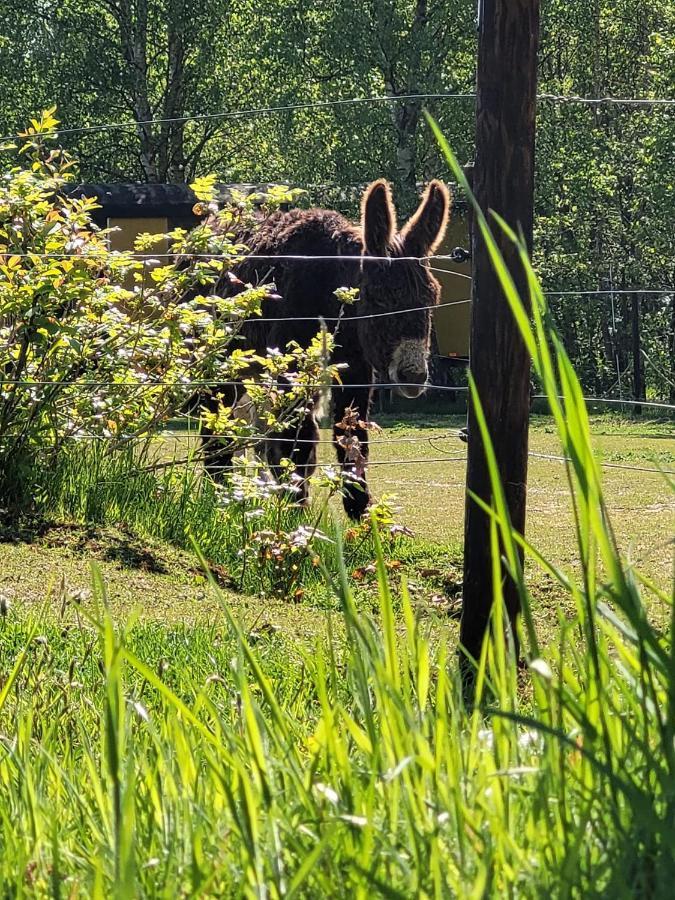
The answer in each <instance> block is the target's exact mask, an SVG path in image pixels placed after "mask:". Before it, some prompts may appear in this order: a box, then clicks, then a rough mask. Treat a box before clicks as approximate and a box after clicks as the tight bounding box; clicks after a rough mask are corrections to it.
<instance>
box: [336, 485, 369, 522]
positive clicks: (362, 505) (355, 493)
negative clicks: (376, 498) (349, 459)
mask: <svg viewBox="0 0 675 900" xmlns="http://www.w3.org/2000/svg"><path fill="white" fill-rule="evenodd" d="M342 503H343V506H344V508H345V512H346V513H347V515H348V516H349V518H350V519H357V520H358V519H360V518H361V517H362V516H363V514H364V513H365V511H366V510H367V509H368V504H369V503H370V494H369V493H368V488H367V487H366V485H365V483H364V482H362V481H360V480H358V481H357V480H356V479H354V480H353V481H351V480H350V481H349V482H347V483H346V484H345V485H344V495H343V497H342Z"/></svg>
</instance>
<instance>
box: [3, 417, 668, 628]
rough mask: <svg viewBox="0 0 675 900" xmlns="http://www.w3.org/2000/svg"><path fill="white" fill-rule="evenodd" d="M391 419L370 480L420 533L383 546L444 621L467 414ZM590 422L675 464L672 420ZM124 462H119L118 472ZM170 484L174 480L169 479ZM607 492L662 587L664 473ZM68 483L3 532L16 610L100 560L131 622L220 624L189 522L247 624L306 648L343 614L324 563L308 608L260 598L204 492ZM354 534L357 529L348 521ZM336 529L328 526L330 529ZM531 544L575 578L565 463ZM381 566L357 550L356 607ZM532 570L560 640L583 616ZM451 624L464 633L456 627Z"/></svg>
mask: <svg viewBox="0 0 675 900" xmlns="http://www.w3.org/2000/svg"><path fill="white" fill-rule="evenodd" d="M413 409H414V405H412V404H411V410H413ZM381 424H382V425H383V427H384V431H383V434H382V435H379V436H378V437H377V440H378V443H376V444H374V445H373V447H372V459H373V462H374V463H376V465H373V466H372V468H371V472H370V483H371V486H372V488H373V492H374V494H375V496H376V497H378V496H382V495H383V494H391V493H394V494H395V495H396V501H395V505H396V506H398V507H399V512H398V513H397V514H396V518H397V521H400V522H402V523H403V524H404V525H406V526H408V527H410V528H411V529H412V530H413V532H414V533H415V537H414V538H413V539H403V540H400V541H398V542H397V544H396V545H395V546H393V547H390V548H389V549H388V550H387V555H388V559H389V560H390V562H401V564H402V565H401V569H400V570H398V571H394V570H392V572H391V574H392V577H395V578H398V577H399V574H400V572H401V571H402V572H403V573H405V575H406V576H407V578H408V582H409V586H410V591H411V595H412V597H413V600H414V602H415V604H416V607H417V608H418V609H419V610H420V612H421V613H422V614H424V615H428V616H430V617H431V618H432V619H434V620H435V621H437V622H438V623H441V622H442V621H443V618H444V615H445V614H447V612H449V611H450V612H452V611H456V610H457V603H458V600H459V597H460V585H461V577H462V573H461V541H462V535H463V527H464V526H463V522H464V501H463V491H464V475H465V455H466V448H465V445H464V444H462V443H461V442H460V441H459V440H458V439H457V438H456V437H455V436H454V431H455V430H456V428H457V427H458V426H460V425H461V424H463V420H462V419H461V418H459V417H457V416H452V417H450V416H449V417H440V416H438V415H437V414H436V415H434V416H419V415H416V414H414V412H411V413H410V415H409V416H407V417H406V421H400V420H398V419H395V418H393V417H387V416H385V417H383V418H381ZM589 426H590V431H591V436H592V446H593V448H594V451H595V453H596V454H597V456H598V458H600V459H603V460H607V461H612V462H619V463H620V464H626V465H631V466H632V465H637V466H642V467H645V468H648V467H655V461H654V460H653V459H652V458H651V455H652V454H653V453H654V452H655V451H654V450H653V448H654V447H657V448H658V453H659V456H660V462H661V464H662V466H663V468H674V469H675V422H673V420H664V421H658V420H649V419H647V420H644V421H643V420H632V419H626V418H621V417H618V416H616V415H593V416H592V417H591V418H590V423H589ZM327 437H328V434H327V433H324V438H326V439H327ZM401 439H403V442H400V441H401ZM379 441H381V443H380V442H379ZM430 442H431V443H430ZM530 447H531V449H532V451H533V452H535V453H539V454H543V455H549V456H551V455H552V456H560V455H562V454H561V448H560V442H559V439H558V436H557V434H556V433H555V426H554V421H553V419H552V418H551V417H550V416H543V415H535V416H533V419H532V427H531V435H530ZM176 449H178V448H176V447H174V448H173V450H174V451H175V450H176ZM181 449H182V448H181ZM322 454H323V458H324V459H325V460H326V461H330V460H331V457H332V453H331V448H330V447H329V446H327V445H322ZM445 456H450V457H457V458H453V459H450V460H447V461H446V460H442V461H440V462H431V463H428V464H422V465H417V464H412V465H408V464H403V465H401V464H400V463H396V462H395V463H394V464H393V465H390V464H389V463H391V462H392V461H400V460H409V459H418V458H420V457H426V458H434V457H445ZM86 463H87V460H86V458H85V459H84V460H82V459H81V458H79V459H78V458H76V459H75V460H74V461H73V467H76V464H79V469H83V468H85V465H86ZM380 463H386V464H385V465H380ZM123 464H125V461H124V460H123V459H122V460H121V461H120V467H121V468H122V469H123ZM67 474H68V473H66V475H67ZM97 478H99V479H100V481H102V482H103V484H102V485H100V484H98V482H97ZM167 482H168V483H170V482H171V478H170V477H169V476H167ZM168 483H167V485H165V487H168ZM603 484H604V491H605V502H606V505H607V508H608V510H609V512H610V514H611V516H612V522H613V526H614V531H615V534H616V536H617V540H618V543H619V546H620V548H621V550H622V551H623V552H624V553H625V554H626V555H627V556H628V557H629V558H630V559H631V561H632V562H633V563H634V564H635V565H636V566H638V567H639V568H640V570H641V571H643V572H645V574H647V575H648V576H649V577H650V578H652V579H653V580H654V581H655V582H656V583H657V584H658V585H660V586H661V587H662V588H665V587H666V586H667V585H668V584H669V579H670V575H671V567H672V553H671V545H670V543H669V541H670V537H671V535H672V523H673V514H674V513H675V498H674V497H673V494H672V492H671V491H670V490H669V487H668V484H667V482H666V480H665V479H664V478H663V477H662V476H661V475H660V474H651V473H649V472H640V471H637V472H636V471H632V470H627V469H606V470H605V471H604V472H603ZM60 485H61V493H60V494H59V493H57V494H56V495H52V497H51V498H50V501H49V502H50V504H51V509H52V512H51V514H50V516H49V520H50V521H49V527H47V528H45V529H40V528H35V527H33V528H32V529H31V528H30V527H27V528H25V529H24V531H23V532H22V533H18V534H17V533H16V532H15V531H14V532H9V534H8V533H5V537H4V539H3V541H2V542H1V543H0V561H1V563H2V565H1V567H0V591H4V592H5V593H6V594H8V595H9V596H10V597H11V598H12V599H13V601H14V602H15V604H16V605H17V606H18V607H22V606H24V607H26V608H29V607H31V606H34V605H35V604H40V603H42V601H43V600H44V598H45V594H46V591H47V587H48V585H49V584H50V583H53V584H54V585H55V586H58V584H59V582H60V579H61V578H65V580H66V583H67V584H68V585H69V586H70V587H71V588H73V589H79V588H87V587H88V585H89V577H90V573H89V561H90V560H94V561H96V562H97V564H98V565H99V567H100V568H101V571H102V573H103V575H104V577H105V580H106V582H107V583H108V584H109V586H110V591H111V597H112V598H113V601H112V602H113V608H114V610H115V613H116V615H117V614H119V615H120V616H123V615H127V614H128V613H129V612H130V611H131V610H133V609H134V608H138V609H139V611H140V614H141V615H142V616H143V617H144V618H148V619H152V618H155V619H158V620H161V621H164V622H173V621H176V620H181V621H186V622H190V621H195V622H199V621H203V620H204V619H205V618H206V619H210V618H211V617H212V616H213V615H214V614H217V609H216V607H215V605H214V603H213V599H212V598H211V597H210V595H209V591H208V590H207V588H206V584H205V580H204V576H203V573H202V572H201V570H200V567H199V564H198V562H197V560H196V559H195V557H194V554H193V553H192V552H191V550H190V549H189V534H188V533H187V531H186V526H189V527H190V529H191V533H192V534H196V535H201V539H200V544H201V546H202V548H203V551H204V553H205V555H206V556H207V557H208V558H209V559H210V560H211V561H212V562H213V564H214V566H213V572H214V574H215V576H216V578H218V580H219V583H220V586H221V588H222V589H223V590H224V591H225V593H226V596H227V598H228V601H229V602H231V603H233V604H234V605H235V606H236V607H237V608H238V609H240V610H241V611H242V614H244V615H245V616H246V617H247V618H248V619H250V620H251V621H256V620H258V619H260V621H263V622H268V623H271V624H273V625H274V626H275V627H278V628H280V629H282V630H283V631H285V632H287V633H291V634H294V635H297V636H298V637H299V638H300V639H303V640H304V639H306V638H308V639H311V638H312V636H313V635H315V634H319V633H323V632H324V631H325V624H324V619H323V617H322V616H317V615H316V610H317V609H322V608H325V607H326V606H327V605H330V606H332V607H333V608H335V601H334V599H332V598H331V596H330V593H329V592H328V591H327V590H326V587H325V583H324V581H323V579H322V578H321V575H320V572H319V571H318V570H316V569H315V568H314V567H307V568H306V569H305V572H304V573H303V585H304V587H305V589H306V590H305V595H304V597H303V598H302V600H301V602H289V598H288V597H285V596H281V597H276V596H270V594H269V592H267V594H266V595H265V596H261V595H260V591H259V590H258V589H257V585H256V583H255V571H254V570H249V577H248V579H247V581H246V583H245V585H244V587H243V588H242V587H241V579H240V562H239V560H238V558H237V555H236V554H237V551H238V550H239V549H240V548H241V529H240V522H239V521H238V522H237V523H236V527H235V526H233V524H232V522H231V521H228V520H223V519H222V517H221V511H219V510H218V508H217V505H216V504H215V503H213V497H212V495H211V494H209V492H208V490H206V491H204V493H203V494H200V493H199V491H198V483H197V482H196V481H193V480H188V481H187V482H186V483H185V484H183V486H182V487H180V485H181V483H180V482H178V485H179V487H180V490H179V492H178V494H177V495H176V494H175V493H174V494H172V492H171V491H169V490H167V489H164V488H163V487H162V485H161V484H160V486H159V490H158V485H157V482H156V480H155V479H154V477H153V478H148V479H147V480H145V481H143V482H142V483H139V482H138V481H134V480H131V479H129V478H128V477H126V474H125V476H124V477H122V475H120V474H119V473H118V475H117V476H115V474H114V473H108V474H105V473H100V472H99V473H98V475H97V472H96V470H95V468H92V467H89V468H87V469H86V472H85V473H82V472H81V471H78V469H77V468H76V470H75V471H71V473H70V476H69V477H65V475H64V477H63V478H62V479H61V480H60ZM120 485H121V487H122V490H120ZM158 497H160V498H161V501H160V502H157V498H158ZM186 498H187V499H186ZM200 498H201V499H200ZM333 512H334V514H335V515H336V516H337V521H338V522H341V521H343V520H342V518H341V512H340V505H339V503H337V502H334V503H333ZM87 522H88V523H89V524H85V523H87ZM97 522H98V524H97ZM78 523H79V524H78ZM344 526H345V527H348V526H347V523H344ZM331 528H332V526H330V525H329V526H328V530H330V529H331ZM204 535H207V536H208V540H205V539H204ZM528 537H529V538H530V540H531V541H532V543H533V544H534V545H535V546H537V547H538V548H539V550H540V551H541V552H542V553H543V554H544V555H545V556H546V557H547V558H548V559H550V560H552V561H553V562H554V563H555V564H557V565H559V566H561V567H562V568H563V569H566V570H568V571H571V572H575V571H576V572H578V570H579V562H578V553H577V542H576V534H575V527H574V515H573V508H572V505H571V502H570V497H569V490H568V485H567V478H566V473H565V467H564V465H563V464H562V463H561V462H559V461H556V460H550V459H543V458H539V457H533V458H532V459H531V464H530V484H529V495H528ZM320 550H321V553H322V555H323V556H324V558H325V559H326V560H328V558H329V557H332V562H331V565H332V571H333V572H335V571H336V570H335V554H334V552H333V551H332V549H331V548H330V547H328V546H320ZM373 560H374V552H373V547H372V542H371V541H365V542H364V543H363V544H362V545H361V546H359V547H358V549H354V548H353V547H352V546H351V545H350V544H348V556H347V565H348V569H349V571H350V573H356V574H357V575H362V577H361V578H359V579H358V580H355V582H354V588H355V590H356V592H357V600H358V602H359V603H361V604H364V606H365V608H368V609H369V608H372V606H373V604H374V603H375V602H376V600H375V584H376V578H375V575H374V572H373V566H372V563H373ZM527 576H528V579H529V580H530V584H531V589H532V593H533V597H534V603H533V615H534V616H535V619H536V621H537V625H538V628H539V630H540V633H541V639H542V642H543V643H544V644H548V643H550V642H555V641H556V639H557V630H558V615H559V611H560V610H561V609H562V610H564V611H566V612H567V613H568V614H569V615H573V613H574V610H573V608H572V605H571V604H570V602H569V599H568V598H567V597H566V595H565V592H564V591H562V590H561V589H560V587H559V586H558V585H556V584H555V582H554V581H553V580H552V579H550V578H549V577H548V575H547V574H546V573H542V572H541V571H539V570H538V569H537V567H536V566H533V565H531V564H528V568H527ZM291 599H292V598H291ZM651 612H652V614H653V616H654V617H655V620H657V621H658V622H659V623H660V624H662V625H663V618H664V613H663V610H662V609H661V608H660V607H659V606H658V605H654V606H653V607H652V610H651ZM449 628H450V632H451V633H453V634H454V626H453V625H452V623H450V624H449Z"/></svg>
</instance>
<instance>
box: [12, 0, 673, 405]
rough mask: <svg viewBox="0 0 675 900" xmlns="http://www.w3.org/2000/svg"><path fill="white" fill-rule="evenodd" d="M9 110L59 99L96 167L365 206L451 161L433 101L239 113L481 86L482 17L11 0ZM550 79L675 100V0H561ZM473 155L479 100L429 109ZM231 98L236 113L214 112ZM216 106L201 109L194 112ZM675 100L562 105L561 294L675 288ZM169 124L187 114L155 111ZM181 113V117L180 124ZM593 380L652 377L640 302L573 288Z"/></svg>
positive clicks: (306, 5) (283, 1)
mask: <svg viewBox="0 0 675 900" xmlns="http://www.w3.org/2000/svg"><path fill="white" fill-rule="evenodd" d="M0 13H1V15H0V21H2V26H0V110H1V111H2V120H3V121H5V122H6V123H7V125H8V128H9V130H10V131H11V130H12V128H18V127H19V126H20V125H21V124H22V122H23V121H25V120H26V119H27V118H28V116H30V115H32V114H33V113H34V111H35V110H36V109H41V108H45V107H46V106H47V105H49V104H52V103H56V104H57V105H58V109H59V112H60V115H61V117H62V119H63V120H64V125H66V126H68V127H72V128H79V127H86V126H89V125H92V124H97V123H101V124H105V123H113V122H118V121H126V122H131V123H136V124H135V125H132V127H129V128H125V129H113V130H110V131H96V130H94V131H84V132H77V133H63V134H62V141H63V142H64V144H65V146H66V147H67V148H68V149H69V150H71V152H74V153H75V154H76V155H77V157H78V159H79V160H80V161H81V167H82V171H81V177H82V178H83V179H84V180H89V181H96V180H104V181H105V180H112V181H135V180H142V181H146V180H158V181H167V180H169V181H172V180H173V181H180V180H185V181H190V180H192V179H193V178H194V177H195V176H196V175H198V174H200V173H203V172H205V171H212V172H215V173H217V175H218V178H219V179H220V180H221V181H225V182H260V183H270V182H283V183H288V184H295V185H299V186H303V187H306V188H308V189H309V192H310V199H312V200H313V201H314V202H317V201H318V202H322V203H325V204H330V205H334V206H338V207H339V208H341V209H342V210H343V211H345V212H349V213H353V212H355V209H356V204H357V198H358V194H359V192H358V186H360V185H363V184H364V183H365V182H367V181H368V180H370V179H372V178H376V177H382V176H384V177H387V178H389V179H391V180H392V181H394V182H395V186H396V191H395V196H396V197H397V202H399V204H400V206H401V212H407V211H408V210H407V207H408V206H409V204H410V202H411V198H412V197H413V196H414V194H415V191H414V185H415V182H416V181H423V180H425V179H427V178H429V177H432V176H435V175H441V176H442V175H444V174H446V173H445V169H444V166H443V163H442V162H441V160H440V159H439V156H438V152H437V149H436V146H435V142H434V141H433V140H432V139H431V136H430V135H429V134H428V132H427V130H426V128H425V127H424V126H423V125H422V124H421V123H420V109H421V105H422V101H420V100H393V101H392V102H387V103H378V104H366V103H364V104H355V105H349V104H346V105H340V106H320V107H318V108H311V109H295V110H293V109H285V110H282V111H276V112H267V113H256V114H253V113H251V114H247V115H237V116H234V117H228V118H222V117H218V116H219V114H221V113H224V112H225V113H233V112H237V111H242V110H256V109H261V108H263V109H266V108H269V107H288V106H293V105H294V104H297V103H305V102H308V103H313V102H319V103H321V102H322V101H326V100H333V99H344V98H362V97H367V96H372V95H389V96H392V97H396V96H399V97H400V96H401V95H407V94H411V93H412V94H414V93H434V94H435V93H441V94H443V93H451V94H463V93H471V92H472V91H473V86H474V70H475V44H476V42H475V34H476V21H475V9H474V5H473V4H466V3H463V2H460V0H358V2H356V0H325V2H323V3H320V4H316V3H310V2H308V0H257V2H254V0H200V2H197V0H63V2H61V0H0ZM540 90H541V91H542V92H550V93H553V94H561V95H570V94H579V95H582V96H587V97H601V96H604V95H610V96H615V97H636V96H638V97H673V96H675V13H674V12H673V9H672V4H671V3H670V2H668V0H650V2H649V3H641V2H638V0H619V2H609V0H593V2H592V3H587V2H583V0H571V2H567V0H547V2H546V3H544V4H543V5H542V41H541V53H540ZM426 105H427V106H428V107H429V108H430V109H431V111H432V112H433V114H434V116H435V118H436V119H437V121H438V122H439V124H440V126H441V128H442V130H443V132H444V134H445V135H446V136H447V138H448V140H449V142H450V144H451V146H452V147H453V148H454V149H455V151H456V153H457V155H458V157H459V158H460V160H463V161H467V162H468V161H470V159H471V157H472V153H473V136H474V124H473V104H472V102H471V100H463V99H453V100H450V99H433V100H429V101H428V103H427V104H426ZM213 115H215V116H216V117H215V118H208V116H213ZM191 116H203V117H204V116H205V117H206V118H201V119H188V120H187V121H183V119H184V117H191ZM674 116H675V110H673V108H672V107H661V108H649V107H643V108H629V107H622V106H614V105H611V106H610V105H605V106H580V105H575V104H570V103H556V102H552V101H542V102H541V104H540V109H539V121H538V149H537V222H536V229H537V230H536V241H535V247H536V254H537V262H538V267H539V271H540V272H541V275H542V278H543V280H544V283H545V285H546V287H548V288H550V289H551V290H556V289H557V290H565V291H574V290H610V289H611V288H615V289H627V288H633V287H644V288H652V289H655V288H670V287H672V286H673V282H674V281H675V265H674V262H673V260H674V257H675V254H674V253H673V249H674V248H673V229H672V221H673V213H674V212H675V196H674V192H675V187H674V183H673V174H672V173H673V168H674V167H673V163H674V162H675V160H674V158H673V133H674V129H675V123H674ZM148 119H164V120H166V119H171V120H173V121H169V122H167V121H164V122H161V123H156V124H147V120H148ZM176 119H178V120H179V121H175V120H176ZM640 303H641V308H640V323H641V326H642V335H641V338H642V350H643V351H644V353H645V354H646V359H645V366H646V369H645V372H646V376H647V389H648V392H650V393H651V394H652V395H658V396H666V395H667V394H668V393H670V395H671V397H673V399H675V338H674V334H675V310H674V304H673V299H672V294H670V295H668V294H666V295H663V296H661V297H657V296H655V295H646V296H644V297H642V298H640ZM552 308H553V311H554V314H555V315H556V318H557V320H558V324H559V327H560V329H561V333H562V334H563V336H564V339H565V341H566V345H567V346H568V348H569V349H570V352H571V354H572V357H573V360H574V362H575V364H576V365H577V366H578V367H579V371H580V373H581V376H582V378H583V381H584V385H585V387H586V388H587V389H588V390H592V391H594V392H606V391H610V392H612V391H613V392H614V393H616V391H617V388H618V381H619V377H620V378H621V381H622V388H625V389H626V390H627V391H628V392H629V393H630V391H631V378H632V374H631V373H632V357H633V356H634V352H635V351H634V347H633V343H634V340H633V332H632V328H631V324H632V323H631V319H632V317H633V316H634V315H635V306H634V304H633V302H632V300H631V298H629V297H624V298H621V297H617V298H616V300H615V302H614V304H613V308H612V303H611V302H610V298H609V295H600V296H597V297H588V296H584V295H578V296H573V295H570V296H567V297H564V298H558V299H555V298H553V299H552Z"/></svg>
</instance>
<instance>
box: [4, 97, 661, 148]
mask: <svg viewBox="0 0 675 900" xmlns="http://www.w3.org/2000/svg"><path fill="white" fill-rule="evenodd" d="M475 99H476V94H475V92H467V93H428V92H424V93H415V94H396V95H390V94H380V95H375V96H371V97H343V98H337V99H335V100H308V101H304V102H297V103H284V104H277V105H274V106H257V107H250V108H248V109H232V110H223V111H220V112H214V113H195V114H190V115H185V116H172V117H169V118H156V119H133V120H127V121H124V122H107V123H99V124H96V125H79V126H77V127H74V128H61V129H59V132H58V133H59V135H73V134H91V133H94V132H104V131H115V130H125V129H128V128H138V127H139V126H141V125H174V124H180V123H187V122H213V121H219V120H227V119H246V118H255V117H256V116H269V115H277V114H281V113H289V112H302V111H305V110H319V109H331V108H340V107H350V106H361V105H364V104H365V105H368V104H380V103H406V102H409V101H411V100H421V101H424V100H442V101H448V100H460V101H465V100H472V101H475ZM537 99H538V100H540V101H544V102H546V103H559V104H563V105H581V106H591V107H597V106H624V107H627V108H631V107H632V108H635V109H646V110H649V109H659V108H660V109H670V108H672V107H675V98H671V97H611V96H604V97H582V96H581V95H579V94H555V93H546V92H544V93H541V94H538V96H537ZM16 137H17V133H16V132H15V133H13V134H9V135H5V136H4V137H2V138H0V141H3V142H4V141H9V140H14V139H15V138H16Z"/></svg>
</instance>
